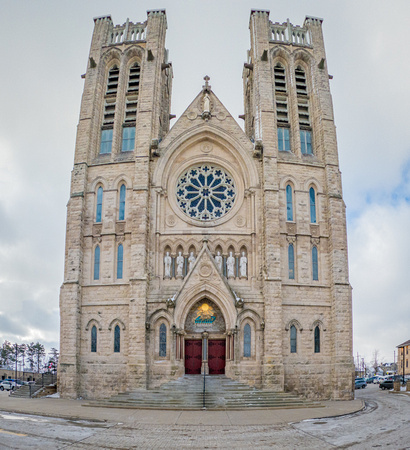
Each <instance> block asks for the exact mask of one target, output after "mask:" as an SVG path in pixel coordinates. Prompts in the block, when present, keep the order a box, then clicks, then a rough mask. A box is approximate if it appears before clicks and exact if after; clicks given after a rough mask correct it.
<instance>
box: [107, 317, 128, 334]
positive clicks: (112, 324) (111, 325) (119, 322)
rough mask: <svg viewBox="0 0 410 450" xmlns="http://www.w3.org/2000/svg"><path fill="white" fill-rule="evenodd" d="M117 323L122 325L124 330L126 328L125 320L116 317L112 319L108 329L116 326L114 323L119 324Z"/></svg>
mask: <svg viewBox="0 0 410 450" xmlns="http://www.w3.org/2000/svg"><path fill="white" fill-rule="evenodd" d="M117 324H118V325H120V326H121V328H122V329H123V330H125V325H124V322H123V321H122V320H120V319H114V320H112V321H111V323H110V325H109V327H108V331H111V330H112V329H113V328H114V325H117Z"/></svg>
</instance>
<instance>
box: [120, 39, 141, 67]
mask: <svg viewBox="0 0 410 450" xmlns="http://www.w3.org/2000/svg"><path fill="white" fill-rule="evenodd" d="M123 59H124V62H125V64H126V69H127V71H129V70H130V68H131V66H132V65H133V64H135V63H138V64H139V65H140V66H141V67H142V61H143V60H144V49H143V48H142V47H140V46H139V45H133V46H131V47H128V48H127V49H126V50H125V51H124V54H123Z"/></svg>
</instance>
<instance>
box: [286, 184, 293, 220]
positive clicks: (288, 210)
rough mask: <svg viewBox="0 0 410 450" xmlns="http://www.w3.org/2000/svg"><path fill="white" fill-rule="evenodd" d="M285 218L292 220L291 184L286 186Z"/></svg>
mask: <svg viewBox="0 0 410 450" xmlns="http://www.w3.org/2000/svg"><path fill="white" fill-rule="evenodd" d="M286 220H288V221H293V193H292V186H291V185H290V184H288V185H287V186H286Z"/></svg>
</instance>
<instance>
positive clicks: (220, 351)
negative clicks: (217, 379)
mask: <svg viewBox="0 0 410 450" xmlns="http://www.w3.org/2000/svg"><path fill="white" fill-rule="evenodd" d="M225 347H226V346H225V339H211V340H209V341H208V367H209V375H223V374H224V373H225ZM201 367H202V340H194V339H187V340H186V341H185V373H186V374H188V375H196V374H198V375H199V374H200V373H201Z"/></svg>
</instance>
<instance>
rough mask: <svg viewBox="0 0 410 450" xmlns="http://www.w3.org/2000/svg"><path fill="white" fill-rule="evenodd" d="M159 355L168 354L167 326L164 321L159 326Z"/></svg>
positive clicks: (164, 355)
mask: <svg viewBox="0 0 410 450" xmlns="http://www.w3.org/2000/svg"><path fill="white" fill-rule="evenodd" d="M159 356H161V357H166V356H167V327H166V326H165V323H162V324H161V326H160V327H159Z"/></svg>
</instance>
